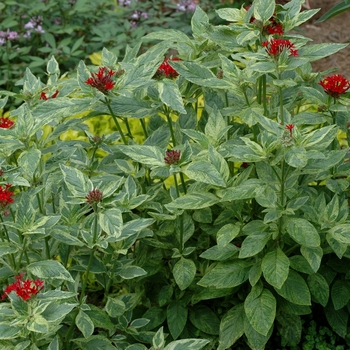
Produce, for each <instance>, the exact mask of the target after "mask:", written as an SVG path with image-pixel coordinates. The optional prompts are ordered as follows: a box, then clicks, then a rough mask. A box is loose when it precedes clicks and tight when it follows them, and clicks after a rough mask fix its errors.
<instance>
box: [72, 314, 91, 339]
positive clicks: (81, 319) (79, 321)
mask: <svg viewBox="0 0 350 350" xmlns="http://www.w3.org/2000/svg"><path fill="white" fill-rule="evenodd" d="M75 324H76V325H77V327H78V329H79V330H80V331H81V333H83V336H84V338H89V337H90V336H91V335H92V333H94V329H95V326H94V323H93V322H92V320H91V318H90V317H89V316H88V315H87V314H86V313H85V312H84V311H82V310H79V313H78V315H77V317H76V318H75Z"/></svg>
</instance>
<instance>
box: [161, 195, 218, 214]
mask: <svg viewBox="0 0 350 350" xmlns="http://www.w3.org/2000/svg"><path fill="white" fill-rule="evenodd" d="M219 201H220V199H219V198H218V197H216V196H215V195H214V194H212V193H209V192H207V193H189V194H185V195H184V196H182V197H178V198H176V199H175V200H174V201H172V202H171V203H169V204H166V205H165V207H166V208H167V209H168V210H174V209H176V208H177V209H203V208H207V207H211V206H213V205H214V204H216V203H218V202H219Z"/></svg>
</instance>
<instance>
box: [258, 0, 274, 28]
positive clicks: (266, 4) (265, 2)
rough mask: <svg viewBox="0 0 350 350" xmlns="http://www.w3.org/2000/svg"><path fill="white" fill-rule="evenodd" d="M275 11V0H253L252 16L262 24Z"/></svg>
mask: <svg viewBox="0 0 350 350" xmlns="http://www.w3.org/2000/svg"><path fill="white" fill-rule="evenodd" d="M274 12H275V0H255V1H254V17H255V18H256V19H257V20H259V21H261V22H263V23H264V24H265V23H267V22H268V20H269V19H270V18H271V17H272V16H273V14H274Z"/></svg>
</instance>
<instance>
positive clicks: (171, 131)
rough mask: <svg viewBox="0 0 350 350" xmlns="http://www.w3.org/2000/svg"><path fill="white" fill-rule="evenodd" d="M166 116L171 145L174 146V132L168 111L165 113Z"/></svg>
mask: <svg viewBox="0 0 350 350" xmlns="http://www.w3.org/2000/svg"><path fill="white" fill-rule="evenodd" d="M166 118H167V121H168V125H169V129H170V135H171V141H172V143H173V147H176V139H175V133H174V128H173V121H172V120H171V117H170V115H169V114H168V113H166Z"/></svg>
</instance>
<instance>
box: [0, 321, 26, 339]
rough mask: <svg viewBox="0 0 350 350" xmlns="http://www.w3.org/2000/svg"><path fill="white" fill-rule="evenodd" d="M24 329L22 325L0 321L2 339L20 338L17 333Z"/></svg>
mask: <svg viewBox="0 0 350 350" xmlns="http://www.w3.org/2000/svg"><path fill="white" fill-rule="evenodd" d="M21 331H22V327H16V326H14V325H9V324H7V323H5V322H2V323H0V339H18V338H17V335H18V333H19V332H21Z"/></svg>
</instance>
